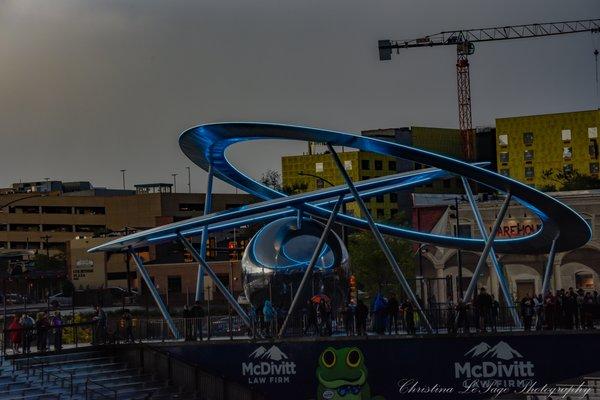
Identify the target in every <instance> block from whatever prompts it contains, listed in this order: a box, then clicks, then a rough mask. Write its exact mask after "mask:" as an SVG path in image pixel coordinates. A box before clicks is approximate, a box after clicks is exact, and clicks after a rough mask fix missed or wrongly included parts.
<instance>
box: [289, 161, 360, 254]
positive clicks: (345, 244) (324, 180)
mask: <svg viewBox="0 0 600 400" xmlns="http://www.w3.org/2000/svg"><path fill="white" fill-rule="evenodd" d="M298 175H300V176H311V177H313V178H317V179H320V180H322V181H323V182H325V183H327V184H328V185H330V186H332V187H333V186H335V185H334V184H333V182H331V181H329V180H327V179H325V178H323V177H320V176H319V175H314V174H309V173H306V172H303V171H300V172H298ZM342 214H344V215H345V214H346V202H343V203H342ZM341 225H342V241H343V242H344V246H346V247H348V233H347V232H346V226H345V225H344V224H341Z"/></svg>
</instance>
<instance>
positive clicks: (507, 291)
mask: <svg viewBox="0 0 600 400" xmlns="http://www.w3.org/2000/svg"><path fill="white" fill-rule="evenodd" d="M460 179H461V180H462V183H463V186H464V188H465V193H466V194H467V199H468V200H469V204H470V205H471V210H473V215H474V216H475V221H476V222H477V227H478V228H479V233H480V234H481V237H482V238H483V240H487V239H488V234H487V231H486V229H485V225H484V223H483V218H482V217H481V212H480V211H479V207H477V202H476V201H475V197H474V196H473V191H472V190H471V186H470V185H469V181H467V178H465V177H464V176H461V177H460ZM458 225H459V222H457V229H458ZM489 258H490V260H491V261H492V264H494V271H495V272H496V276H497V277H498V282H499V283H500V289H501V290H502V295H503V296H504V300H505V301H506V304H507V305H508V307H509V308H510V314H511V316H512V318H513V321H514V322H515V325H516V326H517V327H521V319H520V318H519V313H518V312H517V310H516V308H515V304H514V302H513V299H512V297H511V295H510V288H509V287H508V282H506V276H505V275H504V271H503V269H502V266H501V265H500V263H499V262H498V258H496V251H495V250H494V246H493V244H492V247H491V248H490V257H489Z"/></svg>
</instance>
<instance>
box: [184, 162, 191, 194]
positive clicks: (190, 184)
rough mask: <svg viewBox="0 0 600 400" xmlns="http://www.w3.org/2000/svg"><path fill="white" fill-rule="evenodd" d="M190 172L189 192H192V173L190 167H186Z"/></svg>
mask: <svg viewBox="0 0 600 400" xmlns="http://www.w3.org/2000/svg"><path fill="white" fill-rule="evenodd" d="M185 168H186V169H187V173H188V193H192V173H191V172H190V167H185Z"/></svg>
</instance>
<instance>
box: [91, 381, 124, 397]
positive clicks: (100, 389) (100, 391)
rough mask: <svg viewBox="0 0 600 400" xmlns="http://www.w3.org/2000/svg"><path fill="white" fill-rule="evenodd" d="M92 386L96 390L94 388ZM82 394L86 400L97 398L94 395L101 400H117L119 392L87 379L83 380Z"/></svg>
mask: <svg viewBox="0 0 600 400" xmlns="http://www.w3.org/2000/svg"><path fill="white" fill-rule="evenodd" d="M94 386H95V387H96V388H94ZM106 393H110V394H106ZM84 394H85V399H86V400H90V399H95V398H97V397H96V396H95V395H99V396H100V398H101V399H111V400H117V398H118V395H119V392H118V391H117V390H116V389H113V388H110V387H108V386H105V385H103V384H101V383H98V382H94V381H93V380H91V379H90V378H87V379H86V380H85V389H84Z"/></svg>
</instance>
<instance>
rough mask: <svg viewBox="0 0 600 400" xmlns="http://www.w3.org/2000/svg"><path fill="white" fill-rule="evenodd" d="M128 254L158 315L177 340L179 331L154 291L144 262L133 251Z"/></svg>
mask: <svg viewBox="0 0 600 400" xmlns="http://www.w3.org/2000/svg"><path fill="white" fill-rule="evenodd" d="M129 253H130V254H131V258H132V259H133V261H134V262H135V264H136V265H137V269H138V271H139V272H140V275H142V279H143V280H144V282H146V286H148V290H150V294H152V297H153V298H154V301H155V302H156V305H157V306H158V309H159V310H160V313H161V314H162V316H163V318H164V319H165V321H167V325H168V326H169V329H170V330H171V333H172V334H173V336H174V337H175V339H179V338H180V336H179V331H178V330H177V327H176V326H175V322H174V321H173V318H171V314H170V313H169V310H168V309H167V306H165V303H163V301H162V298H161V297H160V294H159V293H158V290H156V286H155V285H154V282H152V279H151V278H150V275H149V274H148V270H147V269H146V267H145V266H144V262H143V261H142V259H141V258H140V256H138V255H137V254H135V253H134V252H133V250H129Z"/></svg>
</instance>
